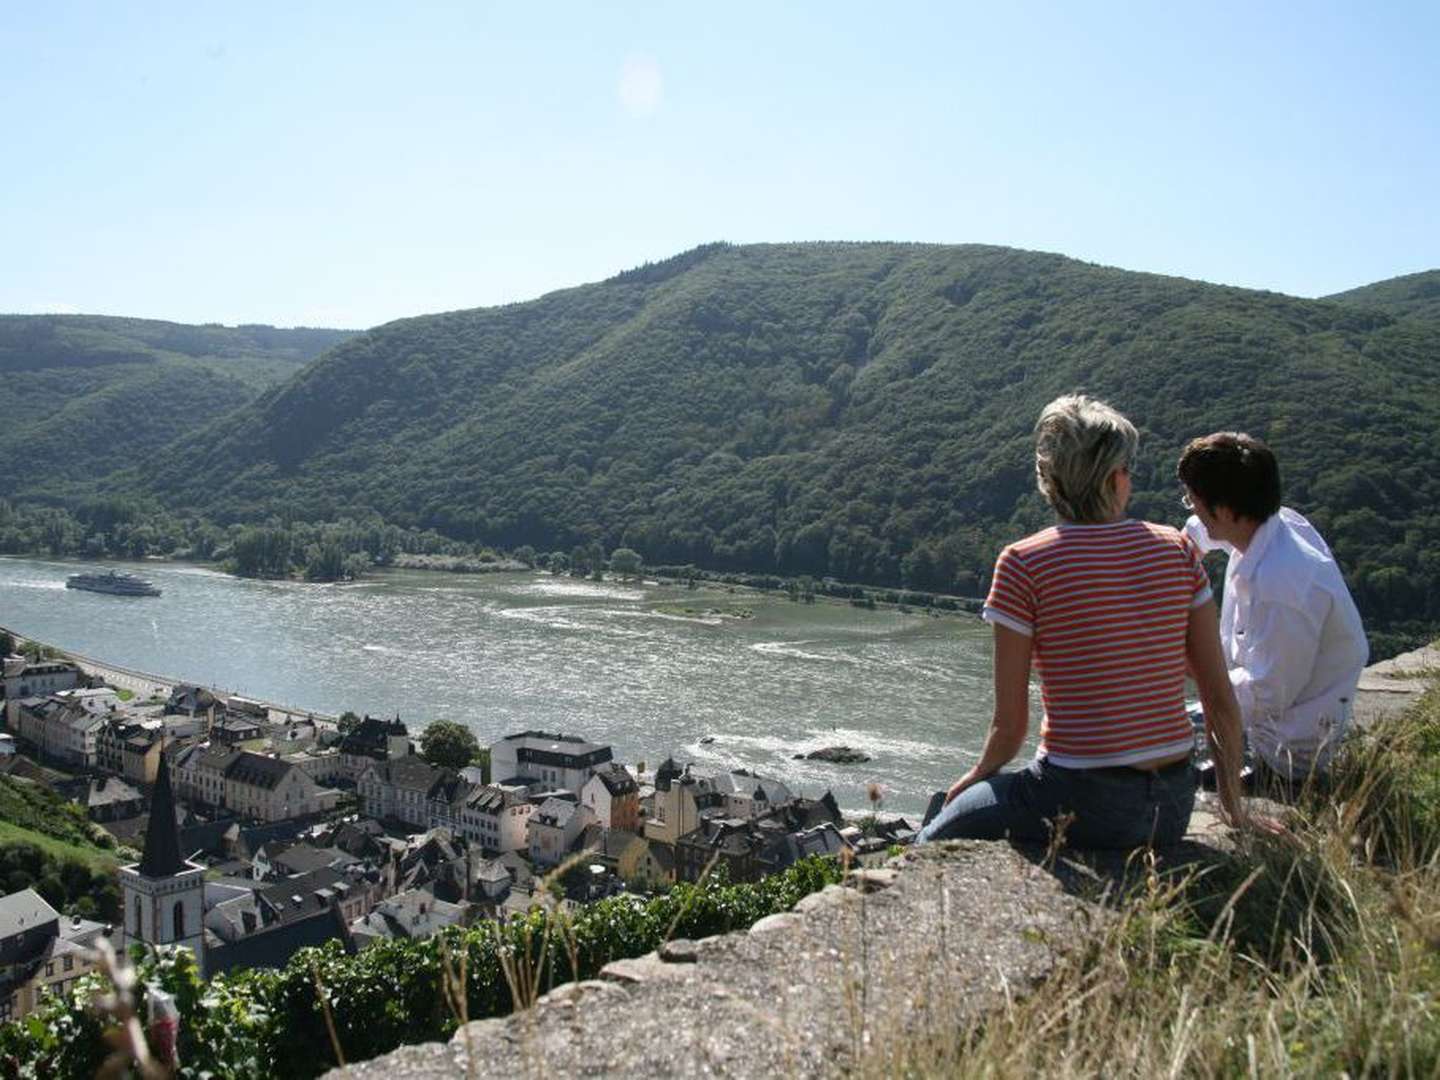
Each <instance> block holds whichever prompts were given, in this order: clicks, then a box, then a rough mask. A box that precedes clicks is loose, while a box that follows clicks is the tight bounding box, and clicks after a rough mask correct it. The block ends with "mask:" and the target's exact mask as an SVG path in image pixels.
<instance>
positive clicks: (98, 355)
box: [0, 315, 353, 495]
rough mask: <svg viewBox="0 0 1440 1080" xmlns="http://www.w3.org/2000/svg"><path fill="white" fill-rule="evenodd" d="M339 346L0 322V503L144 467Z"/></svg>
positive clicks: (150, 323)
mask: <svg viewBox="0 0 1440 1080" xmlns="http://www.w3.org/2000/svg"><path fill="white" fill-rule="evenodd" d="M351 336H353V331H348V330H311V329H297V330H279V329H276V328H275V327H273V326H239V327H233V328H231V327H223V326H185V325H182V324H180V323H170V322H158V321H154V320H149V319H125V318H110V317H107V316H101V315H0V387H3V400H4V401H5V402H6V407H5V410H4V413H5V415H4V423H3V424H0V495H12V494H16V493H28V494H31V495H36V494H43V493H45V492H47V491H53V490H54V489H55V488H56V486H57V485H59V486H63V485H64V483H65V482H66V481H69V480H86V479H90V480H93V479H94V478H96V477H99V476H103V475H104V474H106V473H109V472H111V471H113V470H114V469H116V468H120V467H123V466H126V465H131V464H134V463H136V462H137V461H142V460H145V459H146V458H148V456H149V455H150V454H152V453H153V452H154V451H155V450H157V449H158V448H159V447H161V446H162V445H164V444H165V443H168V442H170V441H172V440H173V439H175V438H176V437H177V436H183V435H184V434H186V433H188V432H190V431H193V430H194V429H195V428H197V427H199V426H202V425H204V424H206V423H208V422H210V421H212V420H214V419H215V418H216V417H218V416H221V415H223V414H225V413H227V412H229V411H231V410H232V409H235V408H237V407H239V406H241V405H243V404H245V403H246V402H247V401H249V400H251V399H252V398H254V397H255V395H256V394H258V393H259V392H260V391H261V390H262V389H264V388H265V387H267V386H271V385H273V384H275V383H278V382H280V381H281V380H283V379H285V378H288V377H289V376H291V375H293V374H295V373H296V372H297V371H299V370H300V368H302V367H303V366H304V365H305V364H307V363H309V362H310V361H311V360H313V359H314V358H315V357H316V356H318V355H320V353H322V352H324V351H325V350H326V349H328V348H330V347H331V346H333V345H337V344H339V343H340V342H341V341H344V340H345V339H346V338H348V337H351Z"/></svg>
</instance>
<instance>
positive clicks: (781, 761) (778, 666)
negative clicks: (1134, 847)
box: [0, 558, 992, 813]
mask: <svg viewBox="0 0 1440 1080" xmlns="http://www.w3.org/2000/svg"><path fill="white" fill-rule="evenodd" d="M106 565H107V566H109V565H115V564H106ZM94 568H96V567H95V566H94V565H93V564H87V563H75V562H68V561H59V560H44V559H19V558H0V626H9V627H11V628H13V629H15V630H17V631H19V632H20V633H23V634H25V635H26V636H30V637H34V638H37V639H39V640H42V641H47V642H51V643H53V644H55V645H57V646H59V647H61V648H68V649H72V650H74V651H76V652H79V653H84V654H87V655H89V656H92V657H94V658H96V659H99V660H104V661H107V662H110V663H114V664H118V665H122V666H127V667H132V668H138V669H141V670H144V671H152V672H156V673H159V674H164V675H174V676H177V677H180V678H185V679H190V680H193V681H196V682H200V683H204V684H208V685H213V686H219V687H224V688H226V689H229V690H234V691H238V692H240V693H243V694H247V695H250V696H253V697H259V698H264V699H266V700H270V701H277V702H282V703H285V704H287V705H294V706H297V707H299V708H302V709H313V710H315V711H317V712H326V713H339V712H342V711H344V710H346V709H351V710H354V711H356V712H369V713H371V714H375V715H385V716H394V715H396V714H397V713H398V714H399V715H400V717H401V718H402V719H403V720H405V721H406V722H407V723H409V724H410V725H411V731H412V733H418V731H419V729H420V728H422V727H423V726H424V724H425V723H426V722H427V721H429V720H432V719H436V718H441V717H443V718H448V719H454V720H459V721H462V722H463V723H465V724H467V725H468V726H469V727H471V728H472V729H473V730H474V731H475V733H476V735H477V736H478V737H479V738H480V741H481V742H482V743H489V742H492V741H494V740H495V739H496V738H498V737H499V736H501V735H504V734H506V733H509V732H512V731H518V730H522V729H526V728H539V729H543V730H546V731H556V730H563V731H566V732H573V733H576V734H580V735H583V736H585V737H586V738H589V739H593V740H595V741H598V742H609V743H611V744H612V745H613V746H614V748H615V754H616V757H617V758H618V759H620V760H622V761H625V762H627V763H630V764H635V763H637V762H645V763H647V764H648V765H649V767H651V768H653V767H654V765H655V764H656V763H657V762H658V761H659V760H660V759H662V758H663V757H664V756H665V755H667V754H670V755H673V756H674V757H675V758H676V760H677V761H680V762H681V763H684V762H687V761H691V762H695V763H696V764H697V766H706V767H712V766H724V767H727V768H733V767H739V766H744V767H748V768H753V769H758V770H759V771H760V772H762V773H764V774H766V775H770V776H775V777H777V778H779V779H781V780H783V781H785V783H787V784H788V785H790V786H791V788H792V789H793V790H796V791H797V792H799V793H803V794H809V795H819V794H821V793H822V792H823V791H824V790H825V789H826V788H829V789H831V790H833V791H834V792H835V796H836V798H837V799H839V801H840V803H841V805H842V806H844V807H846V808H847V809H858V808H861V807H863V806H865V805H866V794H865V789H866V785H867V783H869V782H871V781H874V782H877V783H879V784H880V785H881V787H882V790H883V791H884V801H883V807H884V808H885V809H887V810H896V811H902V812H907V813H915V812H918V811H919V810H921V809H922V808H923V807H924V804H925V801H926V798H927V797H928V794H929V792H931V791H933V790H935V789H936V788H939V787H942V786H945V785H948V784H949V783H950V782H951V781H952V780H954V778H955V777H956V776H957V775H959V773H960V771H962V769H963V767H964V766H965V765H966V764H968V762H969V761H971V760H973V756H974V755H975V754H976V753H977V752H978V751H979V748H980V744H981V741H982V738H983V734H984V728H985V725H986V722H987V721H988V718H989V711H990V703H991V700H992V696H991V690H990V647H989V633H988V631H987V629H986V628H985V626H984V625H983V624H982V623H981V622H980V621H979V620H978V619H977V618H975V617H974V616H958V617H932V616H928V615H925V614H918V613H909V614H905V613H900V612H895V611H862V610H858V609H855V608H851V607H849V606H847V605H840V604H834V603H825V602H817V603H815V604H804V603H795V602H792V601H790V600H788V599H786V598H785V597H784V596H769V595H761V594H756V593H751V592H743V591H742V592H735V593H730V592H726V591H725V590H723V589H715V588H704V589H698V590H693V591H691V590H686V589H685V588H683V587H680V586H662V585H655V584H653V583H647V584H644V585H639V584H636V585H630V584H618V583H613V582H605V583H597V582H589V581H578V580H575V579H573V578H568V577H558V578H557V577H552V576H550V575H549V574H543V573H507V574H494V575H485V576H470V575H458V574H457V575H451V574H444V573H437V572H433V571H386V572H379V573H376V574H374V575H373V576H369V577H366V578H365V579H363V580H362V581H359V582H353V583H347V584H306V583H301V582H291V581H281V582H277V581H250V580H245V579H242V578H235V577H230V576H228V575H226V574H221V573H217V572H215V571H213V570H209V569H206V568H202V567H197V566H191V565H186V564H179V563H144V564H131V565H127V566H125V567H124V568H125V569H129V570H132V571H134V572H136V573H138V574H141V575H142V576H144V577H146V578H148V579H150V580H152V581H154V582H155V584H156V585H158V586H159V587H160V588H161V589H162V590H163V595H162V596H159V597H151V598H132V597H117V596H104V595H100V594H96V593H87V592H79V591H76V590H69V589H66V588H65V578H66V576H67V575H68V574H72V573H75V572H77V571H79V570H82V569H94ZM706 737H713V742H708V743H702V742H701V740H702V738H706ZM833 743H844V744H848V745H850V746H854V747H857V748H859V749H862V750H864V751H866V752H867V753H869V754H870V755H871V756H872V759H873V760H872V761H871V762H869V763H868V764H864V765H845V766H842V765H830V764H825V763H821V762H810V761H795V760H792V757H791V755H792V754H793V753H796V752H799V751H804V750H813V749H816V748H818V747H820V746H824V745H827V744H833Z"/></svg>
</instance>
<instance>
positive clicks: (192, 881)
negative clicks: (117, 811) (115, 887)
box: [119, 749, 207, 975]
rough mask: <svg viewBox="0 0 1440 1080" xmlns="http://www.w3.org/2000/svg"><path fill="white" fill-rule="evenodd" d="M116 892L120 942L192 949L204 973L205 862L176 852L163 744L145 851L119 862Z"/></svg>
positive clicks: (177, 832) (172, 803) (176, 834)
mask: <svg viewBox="0 0 1440 1080" xmlns="http://www.w3.org/2000/svg"><path fill="white" fill-rule="evenodd" d="M120 895H121V915H122V918H121V923H120V927H119V929H120V943H121V944H122V945H123V946H130V945H134V944H137V943H143V944H145V945H151V946H157V945H166V946H168V945H182V946H184V947H185V948H187V949H189V950H190V951H191V952H193V953H194V954H195V959H196V961H197V962H198V963H199V965H200V973H201V975H204V974H206V972H207V967H206V958H205V868H204V867H203V866H200V865H199V864H197V863H190V862H186V861H185V860H184V859H183V858H181V856H180V830H179V829H178V828H177V827H176V825H175V793H174V791H173V790H172V788H171V786H170V762H169V761H167V760H166V757H165V752H164V750H163V749H162V750H161V752H160V769H159V772H158V774H157V775H156V777H155V791H154V793H153V794H152V795H151V798H150V823H149V824H148V825H147V826H146V827H145V851H144V853H143V854H142V855H141V857H140V861H139V862H138V863H131V864H130V865H129V866H122V867H120Z"/></svg>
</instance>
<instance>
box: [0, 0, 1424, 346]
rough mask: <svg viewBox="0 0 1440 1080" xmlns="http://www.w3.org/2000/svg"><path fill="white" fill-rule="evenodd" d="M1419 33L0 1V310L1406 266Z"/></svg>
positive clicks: (1420, 153) (1229, 21) (1288, 279)
mask: <svg viewBox="0 0 1440 1080" xmlns="http://www.w3.org/2000/svg"><path fill="white" fill-rule="evenodd" d="M1437 56H1440V4H1435V3H1433V2H1426V3H1413V4H1406V3H1393V4H1373V5H1361V4H1353V3H1350V4H1339V3H1334V4H1331V3H1300V4H1293V5H1292V4H1279V3H1272V4H1266V3H1255V2H1253V0H1252V2H1250V3H1243V4H1242V3H1233V4H1232V3H1209V4H1161V3H1144V4H1142V3H1134V4H1079V3H1067V4H1058V3H1057V4H1028V3H1010V4H1003V5H1002V4H992V5H984V6H981V5H972V4H964V3H959V2H954V3H941V4H933V5H930V4H903V3H897V4H893V5H879V4H846V3H835V2H826V3H811V4H799V3H793V4H784V3H776V2H773V0H772V2H771V3H766V4H747V3H740V2H731V3H727V4H723V5H715V4H710V5H703V6H702V5H697V4H658V3H657V4H624V3H613V4H610V3H607V4H600V3H589V4H578V3H577V4H573V5H572V4H547V5H540V4H504V5H499V4H494V5H491V4H481V3H464V4H453V5H451V4H438V3H437V4H429V3H421V2H416V3H413V4H404V5H402V4H388V3H387V4H378V3H377V4H367V3H360V2H352V3H345V4H341V3H333V4H301V3H287V4H273V5H271V4H263V3H246V4H231V5H224V6H222V5H218V4H174V5H167V4H161V3H142V4H136V5H122V4H112V3H95V4H65V3H53V2H47V3H44V4H40V3H36V4H29V5H19V4H9V5H4V6H3V7H0V115H3V116H4V118H5V120H4V124H3V127H0V132H3V134H0V252H3V256H0V312H5V311H10V312H13V311H84V312H98V313H104V314H123V315H139V316H147V317H153V318H167V319H176V320H179V321H183V322H202V321H218V322H225V323H236V322H268V323H274V324H276V325H282V326H288V325H297V324H304V325H331V326H346V327H364V326H371V325H375V324H377V323H380V322H384V321H387V320H389V319H393V318H398V317H401V316H406V315H416V314H423V313H426V312H433V311H441V310H449V309H454V308H463V307H475V306H480V305H486V304H495V303H504V302H508V301H512V300H521V299H527V298H529V297H533V296H536V295H539V294H540V293H543V292H546V291H548V290H551V289H555V288H560V287H564V286H568V285H573V284H578V283H581V282H584V281H593V280H597V279H599V278H602V277H606V276H608V275H610V274H612V273H614V272H615V271H617V270H621V269H623V268H625V267H628V266H633V265H636V264H638V263H641V262H643V261H645V260H647V259H648V260H653V259H659V258H664V257H666V256H668V255H671V254H674V253H676V252H678V251H681V250H684V249H686V248H688V247H692V246H694V245H696V244H699V243H703V242H706V241H710V240H721V239H723V240H729V241H732V242H736V243H748V242H758V241H784V240H921V241H931V242H941V243H965V242H984V243H995V244H1007V245H1013V246H1016V247H1024V248H1034V249H1040V250H1046V251H1057V252H1061V253H1064V254H1067V255H1073V256H1075V257H1078V258H1082V259H1087V260H1090V261H1093V262H1100V263H1106V264H1110V265H1116V266H1121V267H1125V268H1127V269H1134V270H1151V271H1157V272H1161V273H1170V274H1180V275H1183V276H1186V277H1195V278H1202V279H1205V280H1209V281H1218V282H1226V283H1229V284H1236V285H1244V286H1251V287H1256V288H1268V289H1276V290H1279V291H1283V292H1289V293H1295V294H1299V295H1307V296H1313V295H1322V294H1325V293H1329V292H1334V291H1338V290H1340V289H1345V288H1349V287H1351V286H1354V285H1359V284H1363V283H1365V282H1369V281H1373V280H1378V279H1380V278H1385V277H1391V276H1394V275H1396V274H1402V273H1410V272H1414V271H1417V270H1423V269H1429V268H1433V267H1437V266H1440V212H1437V211H1440V206H1437V202H1440V199H1437V192H1440V62H1437V60H1436V57H1437Z"/></svg>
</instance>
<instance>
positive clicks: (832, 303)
mask: <svg viewBox="0 0 1440 1080" xmlns="http://www.w3.org/2000/svg"><path fill="white" fill-rule="evenodd" d="M1401 280H1405V279H1401ZM1393 285H1394V283H1380V284H1377V285H1375V286H1370V287H1367V289H1365V290H1355V291H1354V292H1353V293H1350V294H1345V295H1344V296H1343V297H1341V298H1340V299H1338V300H1335V299H1329V300H1305V299H1298V298H1294V297H1289V296H1284V295H1279V294H1275V293H1268V292H1257V291H1250V290H1244V289H1237V288H1229V287H1224V286H1216V285H1209V284H1202V283H1198V282H1194V281H1188V280H1184V279H1178V278H1169V277H1161V276H1157V275H1152V274H1139V273H1131V272H1127V271H1123V270H1117V269H1112V268H1106V267H1100V266H1094V265H1089V264H1085V263H1081V262H1077V261H1075V260H1072V259H1067V258H1063V257H1061V256H1057V255H1048V254H1040V253H1034V252H1025V251H1017V250H1012V249H1006V248H997V247H984V246H975V245H965V246H934V245H912V244H884V243H876V244H830V243H819V244H796V245H756V246H745V247H732V246H728V245H723V244H717V245H709V246H706V247H703V248H699V249H696V250H694V251H690V252H687V253H685V254H683V255H679V256H676V257H675V258H673V259H670V260H668V261H666V262H662V263H659V264H655V265H651V266H646V267H642V268H640V269H637V270H634V271H629V272H626V273H623V274H620V275H617V276H616V277H614V278H612V279H610V280H607V281H604V282H600V283H598V284H593V285H585V286H581V287H578V288H574V289H568V290H563V291H560V292H556V293H552V294H549V295H547V296H544V297H541V298H540V299H538V300H534V301H531V302H527V303H521V304H514V305H509V306H506V307H501V308H490V309H477V310H471V311H458V312H450V313H446V314H439V315H431V316H425V317H420V318H414V319H405V320H401V321H398V322H394V323H390V324H388V325H385V326H381V327H378V328H376V329H374V330H371V331H369V332H367V333H365V334H362V335H359V336H356V337H354V338H352V339H350V340H348V341H346V342H344V343H342V344H340V345H339V346H338V347H337V348H335V349H333V350H332V351H331V352H329V353H327V354H326V355H325V356H323V357H322V358H321V359H319V360H318V361H317V362H316V363H314V364H312V365H310V366H309V367H307V368H306V369H305V370H304V371H302V372H300V373H299V374H298V375H296V376H295V377H294V378H292V379H291V380H289V381H288V382H286V383H284V384H283V385H280V386H277V387H274V388H272V389H270V390H268V391H266V392H265V393H264V394H262V395H261V396H260V397H259V398H258V399H256V400H255V401H253V402H252V403H250V404H247V405H245V406H243V407H241V408H240V409H239V410H237V411H236V412H234V413H231V414H229V415H227V416H226V417H225V418H224V419H223V421H222V422H219V423H216V424H212V425H211V426H210V427H208V428H206V429H205V430H204V431H203V432H202V433H198V434H197V435H195V436H193V437H191V438H190V439H188V440H186V441H185V443H184V444H183V445H181V446H174V447H172V448H171V449H170V450H169V451H168V452H167V453H166V454H164V455H161V456H160V457H159V459H158V460H157V461H156V463H155V464H154V465H153V467H149V468H147V469H146V473H145V476H144V477H143V479H142V478H141V477H139V476H133V477H131V478H130V479H129V481H128V483H129V484H131V485H132V486H135V487H136V488H137V489H143V490H146V491H149V492H152V493H154V494H155V495H157V496H159V497H160V498H162V499H163V500H164V501H165V502H166V503H167V504H168V505H170V506H171V507H173V508H176V509H177V510H179V509H180V508H184V510H185V512H192V511H198V512H201V513H204V514H206V515H209V516H211V517H212V518H214V519H215V520H219V521H229V522H236V521H244V522H255V521H261V520H264V519H265V518H267V517H269V516H271V515H280V516H282V517H284V518H287V519H294V520H330V519H335V518H339V517H343V516H351V515H357V514H360V513H363V512H367V511H373V512H375V513H378V514H379V515H381V516H383V517H384V518H385V519H386V520H387V521H390V522H392V523H396V524H400V525H406V526H420V527H430V528H434V529H436V530H438V531H440V532H442V533H444V534H446V535H449V536H452V537H456V538H459V539H464V540H478V541H484V542H488V543H493V544H499V545H504V546H516V545H520V544H531V545H533V546H535V547H537V548H539V549H542V550H548V549H562V550H567V549H569V547H570V546H571V545H573V544H578V543H584V542H588V541H592V540H593V541H598V542H599V543H601V544H602V545H603V546H604V547H606V548H607V549H608V548H610V547H613V546H616V545H620V544H624V545H627V546H630V547H633V548H636V549H637V550H638V551H640V552H641V554H642V555H643V556H644V557H645V559H646V560H647V561H648V562H650V563H689V562H693V563H696V564H699V565H702V566H708V567H714V568H735V569H745V570H752V571H778V572H783V573H791V574H813V575H816V576H820V575H832V576H835V577H838V578H841V579H844V580H851V581H864V582H877V583H899V582H901V581H904V582H906V583H908V584H910V585H912V586H914V587H916V588H925V589H934V590H938V591H958V592H962V593H968V592H974V591H976V590H978V589H979V588H981V587H983V584H984V578H985V575H986V573H987V571H988V569H989V567H990V565H991V562H992V560H993V558H994V555H995V552H996V550H997V549H998V547H999V546H1000V545H1001V544H1002V543H1003V542H1005V541H1007V540H1008V539H1011V538H1014V537H1016V536H1018V535H1020V534H1021V533H1022V532H1023V531H1024V530H1026V529H1029V528H1032V527H1035V526H1037V525H1038V524H1040V523H1041V522H1043V521H1045V520H1047V514H1046V511H1045V509H1044V508H1043V506H1042V505H1041V503H1040V500H1039V497H1038V496H1037V495H1036V494H1035V493H1034V490H1033V480H1032V472H1031V469H1032V466H1031V456H1030V453H1031V451H1030V431H1031V427H1032V425H1033V423H1034V419H1035V416H1036V415H1037V413H1038V411H1039V409H1040V407H1041V406H1042V405H1043V404H1044V403H1045V402H1046V401H1048V400H1050V399H1051V398H1053V397H1054V396H1056V395H1057V394H1060V393H1063V392H1066V391H1069V390H1072V389H1075V388H1077V387H1080V388H1084V389H1086V390H1088V391H1090V392H1092V393H1095V394H1098V395H1100V396H1102V397H1105V398H1106V399H1108V400H1110V401H1112V402H1113V403H1114V404H1116V405H1117V406H1119V407H1120V408H1122V409H1123V410H1124V411H1126V412H1127V413H1128V414H1129V415H1130V416H1131V417H1133V418H1134V419H1135V420H1136V421H1137V423H1138V424H1140V425H1141V426H1142V428H1143V430H1144V433H1145V436H1146V437H1145V440H1144V445H1143V451H1142V460H1141V462H1140V465H1139V468H1138V469H1137V495H1136V500H1135V511H1136V512H1137V513H1138V514H1141V515H1144V516H1147V517H1152V518H1155V519H1158V520H1168V521H1175V522H1178V521H1179V520H1180V519H1181V516H1182V511H1181V509H1180V507H1179V504H1178V500H1177V497H1176V491H1175V482H1174V479H1173V475H1174V461H1175V459H1176V456H1177V454H1178V452H1179V449H1180V447H1181V446H1182V445H1183V443H1184V442H1185V441H1186V440H1187V439H1188V438H1190V437H1191V436H1193V435H1195V434H1198V433H1203V432H1206V431H1211V430H1215V429H1217V428H1241V429H1245V430H1249V431H1251V432H1253V433H1256V434H1259V435H1261V436H1263V437H1265V438H1267V439H1268V440H1270V441H1271V443H1272V444H1273V445H1274V446H1275V447H1276V449H1277V451H1278V453H1279V454H1280V456H1281V461H1282V466H1283V468H1284V471H1285V476H1286V480H1287V483H1288V492H1287V502H1289V503H1290V504H1292V505H1294V506H1296V507H1298V508H1299V509H1301V510H1302V511H1304V512H1306V513H1308V514H1310V515H1311V516H1312V517H1313V518H1314V519H1315V520H1316V522H1317V524H1319V526H1320V527H1321V528H1322V529H1323V530H1324V531H1325V532H1326V534H1327V535H1328V536H1329V537H1330V538H1331V540H1332V543H1333V544H1334V546H1335V549H1336V551H1337V554H1338V555H1339V557H1340V558H1341V560H1342V563H1343V564H1344V566H1345V567H1346V569H1347V570H1348V571H1349V573H1350V575H1351V577H1352V580H1353V582H1354V584H1355V589H1356V593H1357V598H1358V599H1359V601H1360V603H1361V606H1362V608H1363V609H1365V610H1366V611H1367V613H1368V614H1369V615H1370V617H1371V618H1372V620H1375V621H1377V624H1378V623H1384V624H1386V625H1400V624H1408V623H1414V622H1415V621H1417V620H1422V621H1426V622H1427V623H1429V624H1434V623H1440V511H1437V509H1436V508H1437V507H1440V443H1437V439H1436V435H1437V433H1440V331H1437V327H1436V325H1434V324H1432V323H1430V322H1428V321H1426V320H1425V319H1423V318H1416V317H1407V316H1406V315H1404V313H1403V311H1402V312H1401V313H1400V314H1397V313H1395V312H1392V311H1390V310H1385V309H1383V308H1376V307H1374V306H1371V304H1372V301H1373V300H1374V299H1375V298H1376V297H1379V298H1381V299H1382V300H1384V301H1385V302H1386V303H1407V302H1408V301H1407V300H1403V299H1401V298H1396V297H1395V296H1393V295H1392V294H1393V293H1394V290H1393V289H1392V288H1391V286H1393ZM1356 294H1362V295H1360V302H1359V303H1357V302H1356V300H1355V297H1356ZM1405 295H1406V296H1410V295H1411V294H1408V293H1407V294H1405ZM1387 298H1389V299H1387Z"/></svg>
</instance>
